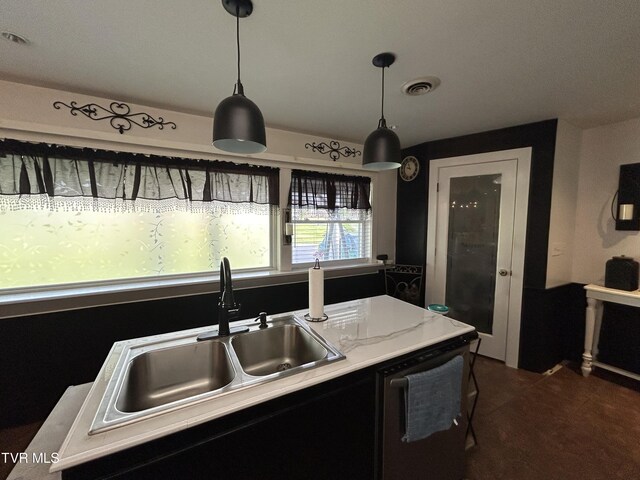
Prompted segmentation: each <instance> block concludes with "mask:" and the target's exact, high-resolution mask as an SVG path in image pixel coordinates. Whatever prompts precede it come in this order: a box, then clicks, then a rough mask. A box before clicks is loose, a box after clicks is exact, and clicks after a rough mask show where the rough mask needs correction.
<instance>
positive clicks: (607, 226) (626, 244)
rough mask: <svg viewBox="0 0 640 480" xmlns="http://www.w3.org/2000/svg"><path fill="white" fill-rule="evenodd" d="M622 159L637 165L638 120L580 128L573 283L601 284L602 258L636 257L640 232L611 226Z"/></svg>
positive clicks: (639, 149) (639, 153)
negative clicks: (612, 205) (620, 229)
mask: <svg viewBox="0 0 640 480" xmlns="http://www.w3.org/2000/svg"><path fill="white" fill-rule="evenodd" d="M627 163H640V118H636V119H633V120H628V121H625V122H620V123H615V124H612V125H605V126H600V127H595V128H591V129H588V130H584V131H583V133H582V146H581V153H580V171H579V177H578V204H577V210H576V218H575V220H576V224H575V248H574V255H573V268H572V275H571V279H572V281H574V282H578V283H598V284H601V285H604V273H605V263H606V261H607V260H609V259H610V258H611V257H613V256H614V255H616V256H617V255H627V256H631V257H635V258H636V259H638V258H640V232H637V231H618V230H616V229H615V222H614V220H613V218H612V217H611V202H612V200H613V197H614V195H615V193H616V191H617V189H618V179H619V176H620V165H623V164H627ZM554 185H555V182H554ZM567 221H568V222H570V221H571V219H570V218H568V219H567Z"/></svg>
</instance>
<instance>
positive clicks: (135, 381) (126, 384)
mask: <svg viewBox="0 0 640 480" xmlns="http://www.w3.org/2000/svg"><path fill="white" fill-rule="evenodd" d="M234 377H235V371H234V369H233V365H232V364H231V359H230V358H229V355H228V354H227V349H226V347H225V346H224V344H223V343H221V342H216V341H210V342H203V343H192V344H187V345H181V346H178V347H173V348H162V349H159V350H152V351H150V352H146V353H143V354H141V355H138V356H137V357H135V358H134V359H133V360H132V361H131V362H130V363H129V365H128V368H127V371H126V374H125V377H124V380H123V382H122V389H121V390H120V394H119V395H118V399H117V401H116V408H117V409H118V410H120V411H121V412H139V411H142V410H147V409H150V408H154V407H158V406H161V405H165V404H167V403H171V402H175V401H177V400H182V399H185V398H188V397H193V396H196V395H200V394H202V393H206V392H211V391H212V390H217V389H219V388H222V387H224V386H225V385H228V384H229V383H231V381H232V380H233V378H234Z"/></svg>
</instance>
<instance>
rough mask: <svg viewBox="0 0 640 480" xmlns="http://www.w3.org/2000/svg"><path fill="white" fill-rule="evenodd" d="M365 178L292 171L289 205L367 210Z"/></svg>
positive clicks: (367, 180) (369, 205) (369, 190)
mask: <svg viewBox="0 0 640 480" xmlns="http://www.w3.org/2000/svg"><path fill="white" fill-rule="evenodd" d="M370 192H371V179H370V178H369V177H360V176H349V175H338V174H331V173H321V172H309V171H304V170H293V171H292V172H291V188H290V190H289V205H290V206H291V205H294V206H297V207H311V208H318V209H325V210H332V211H333V210H336V209H339V208H346V209H351V210H365V211H369V210H371V203H370V202H369V196H370Z"/></svg>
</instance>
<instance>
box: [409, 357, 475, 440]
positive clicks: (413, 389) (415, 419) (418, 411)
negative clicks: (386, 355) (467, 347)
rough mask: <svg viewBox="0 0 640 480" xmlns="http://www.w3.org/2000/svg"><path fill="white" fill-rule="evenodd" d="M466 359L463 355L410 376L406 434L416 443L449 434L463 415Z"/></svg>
mask: <svg viewBox="0 0 640 480" xmlns="http://www.w3.org/2000/svg"><path fill="white" fill-rule="evenodd" d="M462 367H463V359H462V356H461V355H458V356H457V357H455V358H453V359H451V360H449V361H448V362H447V363H445V364H444V365H441V366H439V367H437V368H434V369H432V370H427V371H425V372H420V373H416V374H412V375H407V376H406V378H407V382H408V385H407V391H406V395H405V413H406V415H405V418H406V433H405V435H404V436H403V437H402V441H403V442H415V441H417V440H422V439H423V438H427V437H428V436H430V435H431V434H433V433H436V432H439V431H441V430H448V429H449V428H451V425H453V422H454V420H455V419H456V418H457V417H458V416H459V415H460V400H461V398H460V397H461V388H462V370H463V368H462Z"/></svg>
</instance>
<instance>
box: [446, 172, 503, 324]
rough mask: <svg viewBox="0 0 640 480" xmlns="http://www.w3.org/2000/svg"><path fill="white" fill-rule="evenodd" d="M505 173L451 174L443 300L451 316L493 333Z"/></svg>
mask: <svg viewBox="0 0 640 480" xmlns="http://www.w3.org/2000/svg"><path fill="white" fill-rule="evenodd" d="M501 183H502V174H497V175H495V174H494V175H474V176H469V177H457V178H452V179H451V181H450V188H449V228H448V230H449V232H448V242H447V280H446V290H445V292H446V296H445V303H446V305H447V306H448V307H449V310H450V312H451V316H452V317H453V318H456V319H459V320H460V321H463V322H465V323H468V324H470V325H473V326H474V327H476V329H477V330H478V331H479V332H483V333H489V334H491V333H492V331H493V310H494V299H495V286H496V262H497V254H498V229H499V226H500V193H501Z"/></svg>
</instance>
